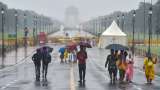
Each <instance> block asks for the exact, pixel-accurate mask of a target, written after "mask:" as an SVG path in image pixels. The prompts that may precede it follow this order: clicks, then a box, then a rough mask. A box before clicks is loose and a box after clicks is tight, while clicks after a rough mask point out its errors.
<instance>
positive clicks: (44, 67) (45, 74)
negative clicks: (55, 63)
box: [42, 62, 49, 79]
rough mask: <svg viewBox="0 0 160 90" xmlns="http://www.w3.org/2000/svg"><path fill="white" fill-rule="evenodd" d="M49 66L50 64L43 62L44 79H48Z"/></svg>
mask: <svg viewBox="0 0 160 90" xmlns="http://www.w3.org/2000/svg"><path fill="white" fill-rule="evenodd" d="M48 64H49V63H46V62H43V68H42V74H43V78H45V79H46V77H47V72H48Z"/></svg>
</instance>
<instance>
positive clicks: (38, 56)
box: [32, 49, 42, 81]
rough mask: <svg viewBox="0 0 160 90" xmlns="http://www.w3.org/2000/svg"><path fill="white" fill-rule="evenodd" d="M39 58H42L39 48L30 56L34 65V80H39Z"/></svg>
mask: <svg viewBox="0 0 160 90" xmlns="http://www.w3.org/2000/svg"><path fill="white" fill-rule="evenodd" d="M41 59H42V54H41V51H40V49H37V52H36V53H35V54H34V55H33V56H32V60H33V62H34V65H35V74H36V81H40V68H41Z"/></svg>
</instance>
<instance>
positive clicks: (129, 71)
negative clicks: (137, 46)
mask: <svg viewBox="0 0 160 90" xmlns="http://www.w3.org/2000/svg"><path fill="white" fill-rule="evenodd" d="M133 64H134V61H133V58H132V57H131V54H129V59H128V60H127V69H126V81H127V82H129V83H131V82H132V79H133Z"/></svg>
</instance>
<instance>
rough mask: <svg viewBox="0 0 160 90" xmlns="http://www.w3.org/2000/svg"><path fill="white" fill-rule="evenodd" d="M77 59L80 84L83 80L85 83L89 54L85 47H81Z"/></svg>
mask: <svg viewBox="0 0 160 90" xmlns="http://www.w3.org/2000/svg"><path fill="white" fill-rule="evenodd" d="M77 59H78V67H79V78H80V80H79V82H80V83H81V82H82V80H83V82H85V74H86V59H87V52H86V51H85V47H84V46H80V51H79V52H78V53H77Z"/></svg>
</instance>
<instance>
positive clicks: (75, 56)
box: [73, 50, 77, 63]
mask: <svg viewBox="0 0 160 90" xmlns="http://www.w3.org/2000/svg"><path fill="white" fill-rule="evenodd" d="M73 62H74V63H76V62H77V55H76V50H75V51H73Z"/></svg>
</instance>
